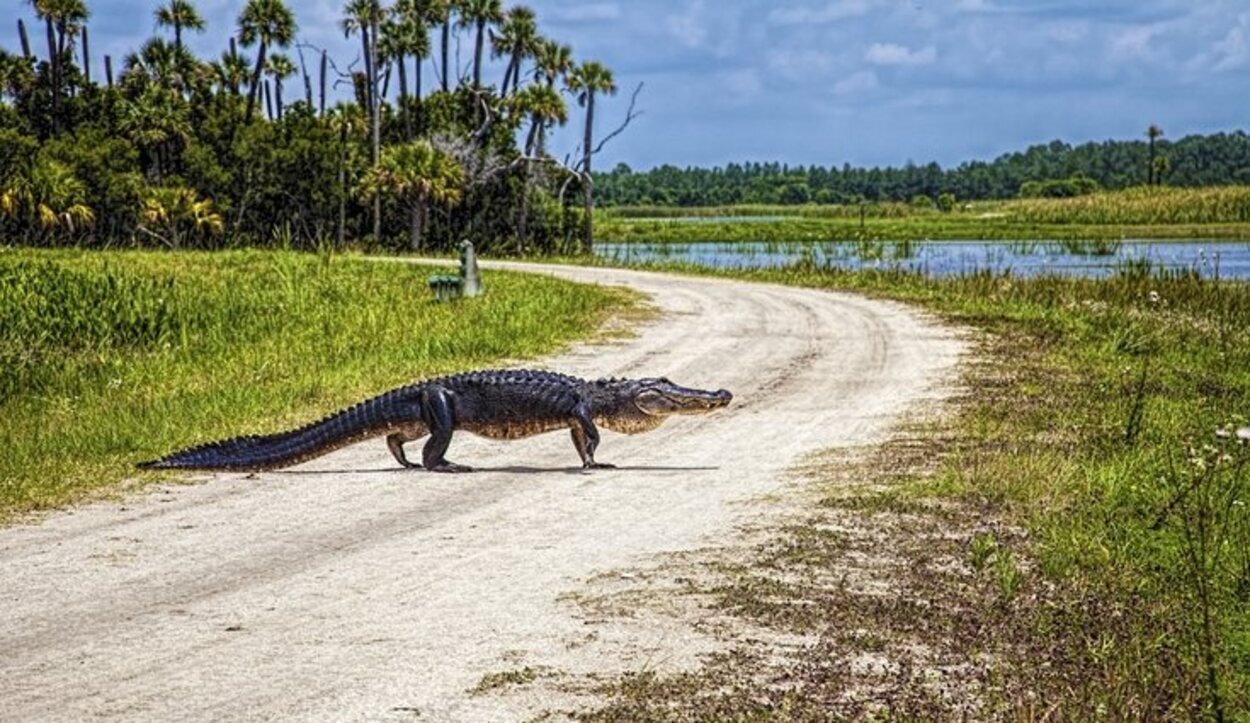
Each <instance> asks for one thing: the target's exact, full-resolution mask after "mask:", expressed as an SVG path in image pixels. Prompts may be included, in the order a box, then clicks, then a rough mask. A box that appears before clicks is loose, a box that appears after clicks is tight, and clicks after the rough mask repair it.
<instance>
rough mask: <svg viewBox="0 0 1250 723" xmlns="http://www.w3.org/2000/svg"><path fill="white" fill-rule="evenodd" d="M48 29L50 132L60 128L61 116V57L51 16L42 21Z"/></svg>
mask: <svg viewBox="0 0 1250 723" xmlns="http://www.w3.org/2000/svg"><path fill="white" fill-rule="evenodd" d="M44 23H45V25H46V26H47V29H48V63H49V65H50V66H51V68H52V132H53V133H56V132H57V131H58V130H60V117H61V57H60V55H58V54H57V52H56V31H54V30H53V29H52V18H47V19H46V20H45V21H44Z"/></svg>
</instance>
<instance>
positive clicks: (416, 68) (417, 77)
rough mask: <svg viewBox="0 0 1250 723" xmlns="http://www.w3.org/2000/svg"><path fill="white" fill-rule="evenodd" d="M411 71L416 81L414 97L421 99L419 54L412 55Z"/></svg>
mask: <svg viewBox="0 0 1250 723" xmlns="http://www.w3.org/2000/svg"><path fill="white" fill-rule="evenodd" d="M412 73H413V76H414V80H415V81H416V98H417V100H421V56H420V55H414V56H413V63H412Z"/></svg>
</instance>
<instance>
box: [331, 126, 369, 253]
mask: <svg viewBox="0 0 1250 723" xmlns="http://www.w3.org/2000/svg"><path fill="white" fill-rule="evenodd" d="M360 111H361V108H360V106H358V105H350V104H344V103H340V104H338V105H336V106H335V107H334V108H331V109H330V114H329V120H330V127H331V128H333V129H334V130H336V131H337V132H338V135H339V226H338V248H342V247H343V242H344V240H345V237H346V229H347V162H348V160H349V151H350V148H351V147H350V146H349V145H348V143H347V139H348V137H349V136H351V135H352V134H353V133H356V132H358V131H359V130H361V129H363V128H364V127H365V125H366V124H365V120H364V118H363V117H362V115H361V112H360Z"/></svg>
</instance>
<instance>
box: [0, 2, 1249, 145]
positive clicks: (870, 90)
mask: <svg viewBox="0 0 1250 723" xmlns="http://www.w3.org/2000/svg"><path fill="white" fill-rule="evenodd" d="M9 1H10V2H13V1H14V0H9ZM288 1H289V2H290V4H291V6H292V8H293V9H294V10H295V12H296V17H297V20H298V22H299V24H300V36H301V38H302V39H303V40H305V41H307V42H309V43H311V44H314V45H318V46H325V47H328V48H330V49H331V52H332V53H333V54H335V55H336V56H337V57H338V58H339V59H340V60H341V61H349V60H350V59H351V58H352V57H354V53H355V49H356V47H357V45H356V44H355V41H346V40H344V39H343V37H342V34H341V33H340V32H339V31H338V29H337V27H336V22H337V20H338V18H339V16H340V8H341V6H342V4H343V3H342V2H341V0H288ZM88 2H89V4H90V7H91V9H92V11H93V18H92V21H91V30H92V41H93V45H94V48H93V53H95V54H99V53H103V52H109V53H112V54H113V55H114V56H115V60H119V58H120V56H121V55H122V54H124V53H125V52H126V51H127V50H129V49H132V48H134V47H136V46H137V45H138V44H139V43H140V42H142V40H143V38H145V37H146V36H148V35H150V34H152V33H153V32H154V24H153V22H152V8H153V7H154V6H155V0H154V1H153V2H151V3H142V4H140V3H135V2H131V1H124V2H123V1H122V0H88ZM197 4H198V6H199V7H200V8H201V11H202V13H203V14H204V15H205V17H206V18H207V20H208V23H209V28H208V32H207V33H205V34H203V35H200V36H194V37H192V38H191V39H190V45H191V46H192V47H193V48H194V49H195V50H197V51H198V52H201V53H202V54H206V55H207V54H209V53H211V54H213V55H216V54H218V53H220V51H221V50H222V49H223V48H224V47H225V43H226V36H227V33H229V32H231V31H232V30H233V28H234V18H235V17H236V16H237V15H238V12H239V9H240V7H241V6H242V4H243V0H199V1H198V3H197ZM505 4H506V5H510V4H513V3H511V2H508V0H505ZM527 4H529V5H530V6H531V7H533V8H534V9H535V10H536V11H537V12H538V16H539V22H540V26H541V30H542V31H543V32H544V33H545V34H547V35H549V36H552V37H555V38H558V39H560V40H562V41H564V42H568V43H570V44H571V45H572V46H573V48H574V52H575V54H576V55H577V57H578V58H580V59H587V58H594V59H598V60H601V61H603V62H605V63H607V64H608V65H609V66H610V67H611V68H612V69H613V70H614V71H615V73H616V77H617V81H618V83H619V85H620V86H621V92H620V94H618V95H617V96H616V97H615V98H612V99H609V100H607V101H606V102H604V103H603V104H602V106H601V109H602V112H601V122H600V123H599V127H600V129H601V132H606V131H607V130H609V129H610V128H611V127H614V126H615V125H616V124H617V123H618V122H619V119H620V117H621V116H622V115H623V114H624V112H625V108H626V106H627V105H628V99H629V94H630V91H631V90H632V88H633V87H634V86H636V85H637V84H638V83H644V84H645V88H644V90H643V92H642V94H641V96H640V97H639V107H640V109H641V110H643V111H644V114H643V115H642V116H641V117H639V118H638V119H637V120H636V121H635V122H634V123H633V125H631V127H630V128H629V130H628V131H627V132H626V133H625V134H623V135H621V136H620V137H619V138H617V139H616V140H615V141H613V142H612V143H611V144H610V145H609V146H608V147H607V148H606V149H605V150H604V152H603V154H601V155H600V156H598V157H597V158H596V165H597V166H598V167H600V168H604V167H608V166H611V165H613V164H615V163H617V162H621V161H623V162H626V163H629V164H630V165H631V166H633V167H635V168H649V167H651V166H654V165H658V164H661V163H673V164H677V165H712V164H723V163H726V162H730V161H745V160H759V161H766V160H776V161H781V162H786V163H803V164H810V163H819V164H822V165H831V164H836V165H841V164H842V163H851V164H853V165H899V164H903V163H906V162H908V161H912V162H915V163H926V162H928V161H934V160H935V161H938V162H939V163H942V164H943V165H950V164H956V163H959V162H961V161H963V160H968V159H976V158H986V159H988V158H992V157H994V156H996V155H998V154H1000V153H1002V152H1006V151H1011V150H1016V149H1020V148H1022V147H1024V146H1025V145H1028V144H1031V143H1038V142H1044V141H1049V140H1051V139H1054V138H1062V139H1064V140H1068V141H1072V142H1079V141H1086V140H1102V139H1106V138H1135V137H1138V136H1140V135H1141V134H1142V132H1143V130H1144V129H1145V127H1146V126H1147V125H1148V124H1149V123H1157V124H1159V125H1160V126H1162V127H1163V129H1164V130H1165V131H1166V132H1167V134H1168V136H1169V137H1173V138H1175V137H1180V136H1183V135H1186V134H1189V133H1206V132H1213V131H1220V130H1233V129H1236V128H1244V127H1246V125H1247V120H1248V119H1250V3H1247V2H1246V0H1087V1H1086V2H1078V1H1077V0H1031V1H1027V0H774V1H772V2H769V1H767V0H721V1H719V2H717V1H715V0H529V1H528V3H527ZM22 8H23V13H24V14H25V15H27V16H29V6H28V5H26V4H25V3H23V5H22ZM9 32H10V34H11V35H14V36H15V35H16V34H15V33H14V32H13V31H9ZM36 37H39V36H36ZM3 42H4V44H5V45H6V46H7V47H10V48H12V47H13V46H15V45H16V39H15V37H11V38H5V39H4V40H3ZM462 42H463V47H462V48H461V60H462V62H467V61H469V59H470V57H471V55H472V44H471V41H469V40H468V39H467V37H466V38H465V39H464V40H463V41H462ZM96 62H97V63H98V62H99V61H98V60H97V61H96ZM97 67H98V66H97ZM97 72H98V71H97ZM500 75H502V67H498V66H496V67H492V69H491V70H490V71H489V73H488V77H490V78H497V77H498V76H500ZM574 110H575V113H574V116H573V121H572V122H571V123H570V128H568V129H566V130H565V131H563V132H562V133H560V134H559V135H558V136H557V137H556V138H555V139H554V142H553V143H552V144H551V149H552V150H553V151H557V152H567V151H571V150H572V149H573V147H574V146H575V145H576V142H577V140H576V136H577V134H576V133H575V131H577V130H578V128H576V127H574V126H579V125H580V122H581V116H580V111H579V110H578V109H574Z"/></svg>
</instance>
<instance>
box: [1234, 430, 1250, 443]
mask: <svg viewBox="0 0 1250 723" xmlns="http://www.w3.org/2000/svg"><path fill="white" fill-rule="evenodd" d="M1237 439H1240V440H1241V441H1243V442H1250V427H1242V428H1240V429H1238V430H1237Z"/></svg>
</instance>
